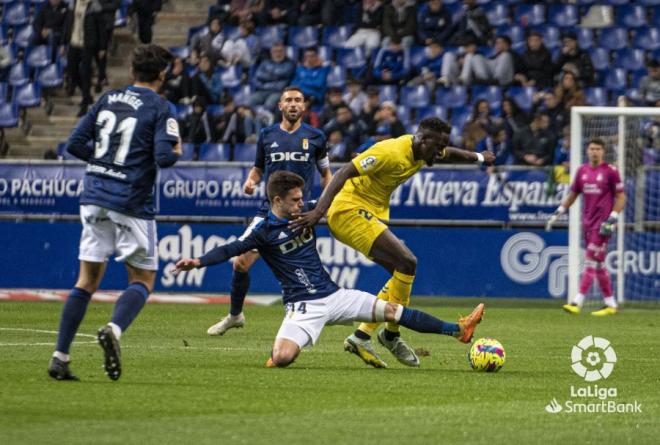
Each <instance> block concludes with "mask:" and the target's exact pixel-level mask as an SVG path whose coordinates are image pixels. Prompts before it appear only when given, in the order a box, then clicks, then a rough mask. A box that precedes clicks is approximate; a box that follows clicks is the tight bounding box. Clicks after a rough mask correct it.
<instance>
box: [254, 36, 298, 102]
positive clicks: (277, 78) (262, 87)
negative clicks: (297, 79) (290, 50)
mask: <svg viewBox="0 0 660 445" xmlns="http://www.w3.org/2000/svg"><path fill="white" fill-rule="evenodd" d="M295 71H296V64H295V63H294V62H293V61H292V60H291V59H288V58H287V57H286V48H285V46H284V44H282V43H275V44H274V45H273V46H272V47H271V48H270V59H267V60H264V61H262V62H261V63H260V64H259V67H258V68H257V71H256V72H255V74H254V83H255V86H256V89H255V90H254V92H253V93H252V95H251V96H250V106H251V107H256V106H259V105H262V106H264V107H266V108H267V109H268V110H270V111H275V109H276V107H277V103H278V102H279V100H280V95H281V94H282V90H283V89H284V88H285V87H286V86H287V85H289V82H291V79H292V78H293V75H294V73H295Z"/></svg>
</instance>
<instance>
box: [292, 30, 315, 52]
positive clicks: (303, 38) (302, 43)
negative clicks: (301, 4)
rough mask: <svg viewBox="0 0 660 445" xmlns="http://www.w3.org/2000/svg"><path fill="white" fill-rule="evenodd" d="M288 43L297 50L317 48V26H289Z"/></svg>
mask: <svg viewBox="0 0 660 445" xmlns="http://www.w3.org/2000/svg"><path fill="white" fill-rule="evenodd" d="M288 43H289V45H291V46H295V47H297V48H310V47H312V46H318V44H319V28H318V27H317V26H291V27H290V28H289V39H288Z"/></svg>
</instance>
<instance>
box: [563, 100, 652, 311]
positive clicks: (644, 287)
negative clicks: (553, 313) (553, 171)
mask: <svg viewBox="0 0 660 445" xmlns="http://www.w3.org/2000/svg"><path fill="white" fill-rule="evenodd" d="M591 138H600V139H603V140H604V141H605V143H606V148H605V160H606V162H608V163H610V164H612V165H615V166H616V167H617V168H618V169H619V173H620V175H621V180H622V181H623V183H624V187H625V193H626V205H625V210H624V211H623V212H621V215H620V216H619V221H618V224H617V228H616V233H615V234H614V235H613V236H612V238H611V239H610V243H609V246H608V253H607V256H606V260H605V264H606V267H607V268H608V270H609V272H610V275H611V277H612V287H613V289H614V292H615V295H616V298H617V300H618V301H619V303H623V302H624V301H625V302H626V305H629V304H643V305H649V304H651V305H653V306H656V307H657V304H658V302H659V301H660V109H657V108H626V107H573V108H572V109H571V150H570V166H571V178H575V174H576V171H577V169H578V168H579V166H580V165H582V164H583V163H585V162H586V161H587V157H586V146H587V142H588V141H589V140H590V139H591ZM582 238H583V234H582V220H581V199H578V201H577V202H576V204H575V205H573V206H572V207H571V210H570V215H569V243H568V252H569V271H570V272H569V282H568V298H569V299H570V298H571V297H572V296H574V295H575V294H576V293H577V292H578V285H579V279H580V273H581V272H582V270H583V265H584V247H585V246H584V244H583V239H582ZM600 305H602V294H601V290H600V289H599V288H598V284H597V280H594V284H593V285H592V287H591V289H590V291H589V293H588V294H587V295H586V299H585V306H589V307H596V306H600Z"/></svg>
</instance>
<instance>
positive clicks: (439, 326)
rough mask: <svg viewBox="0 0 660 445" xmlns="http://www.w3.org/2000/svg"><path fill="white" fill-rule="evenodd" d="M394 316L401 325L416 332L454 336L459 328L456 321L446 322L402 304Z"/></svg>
mask: <svg viewBox="0 0 660 445" xmlns="http://www.w3.org/2000/svg"><path fill="white" fill-rule="evenodd" d="M395 318H396V319H397V320H398V323H399V324H400V325H401V326H405V327H407V328H408V329H412V330H413V331H416V332H422V333H428V334H443V335H449V336H456V335H457V334H458V333H459V332H460V330H461V328H460V327H459V326H458V325H457V324H456V323H447V322H446V321H443V320H440V319H438V318H435V317H434V316H432V315H429V314H427V313H425V312H421V311H418V310H415V309H409V308H407V307H403V306H399V309H398V310H397V312H396V316H395Z"/></svg>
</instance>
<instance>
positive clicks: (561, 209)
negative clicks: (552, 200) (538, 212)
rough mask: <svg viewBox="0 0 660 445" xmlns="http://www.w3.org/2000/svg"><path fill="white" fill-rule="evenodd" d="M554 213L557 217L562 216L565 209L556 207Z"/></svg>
mask: <svg viewBox="0 0 660 445" xmlns="http://www.w3.org/2000/svg"><path fill="white" fill-rule="evenodd" d="M555 212H556V213H558V214H559V215H563V214H564V213H566V207H564V206H559V207H557V210H555Z"/></svg>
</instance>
